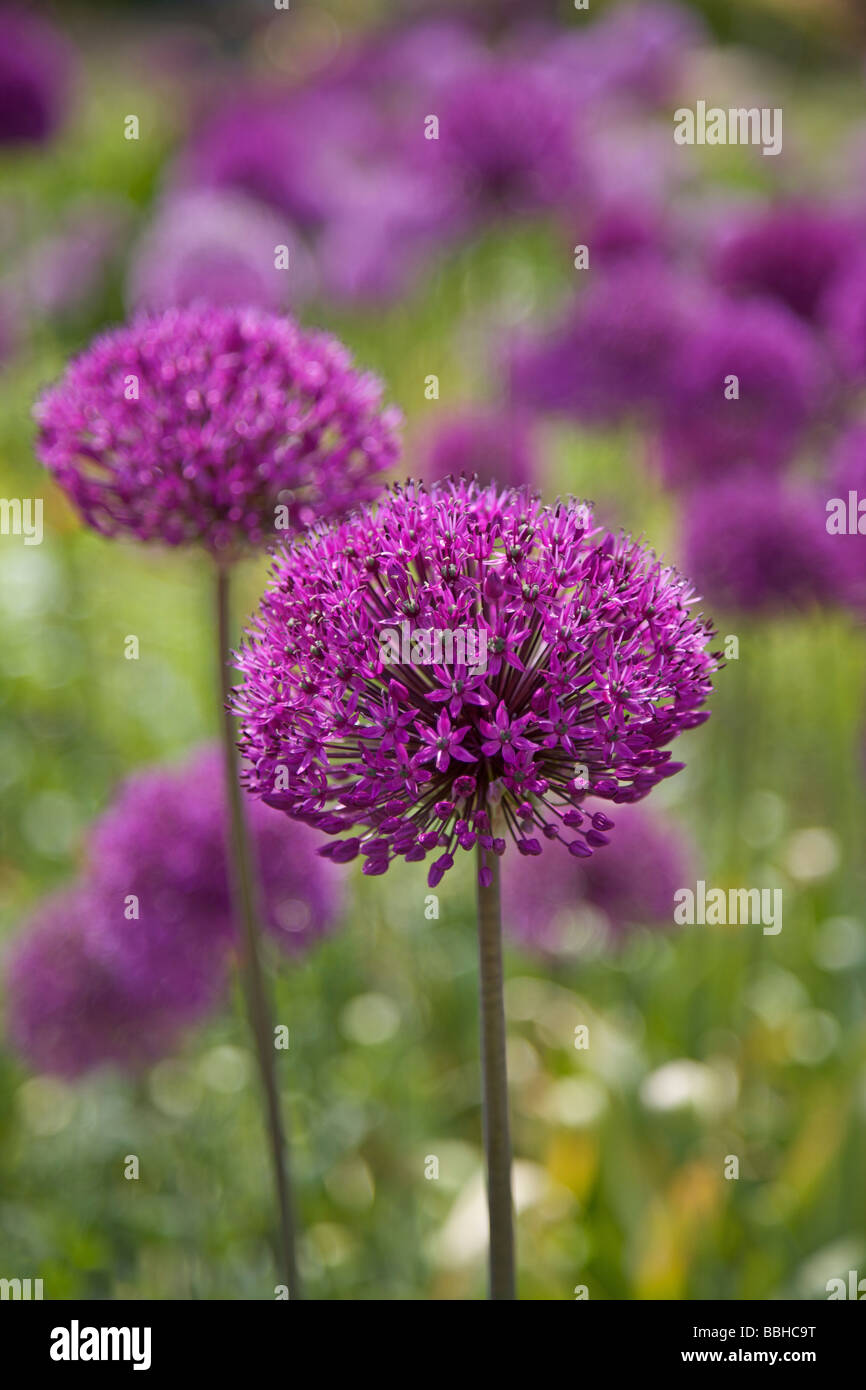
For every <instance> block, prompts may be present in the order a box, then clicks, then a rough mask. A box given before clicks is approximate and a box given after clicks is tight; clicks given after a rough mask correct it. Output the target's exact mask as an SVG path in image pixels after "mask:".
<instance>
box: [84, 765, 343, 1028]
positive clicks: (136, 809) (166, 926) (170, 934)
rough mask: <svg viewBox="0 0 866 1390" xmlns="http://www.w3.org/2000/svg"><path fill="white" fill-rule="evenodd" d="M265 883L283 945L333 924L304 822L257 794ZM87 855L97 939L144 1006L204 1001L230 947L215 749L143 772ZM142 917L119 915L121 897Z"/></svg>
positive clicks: (265, 906)
mask: <svg viewBox="0 0 866 1390" xmlns="http://www.w3.org/2000/svg"><path fill="white" fill-rule="evenodd" d="M249 824H250V834H251V839H252V846H253V853H254V854H255V857H256V861H257V865H258V871H259V882H260V884H261V890H262V904H261V906H262V925H263V926H264V927H265V928H266V930H267V931H268V933H269V934H270V935H271V937H272V938H274V939H276V940H278V941H279V943H280V945H281V946H282V947H283V949H284V950H286V951H290V952H301V951H302V950H304V949H305V948H307V947H309V946H310V945H312V944H313V943H314V942H315V941H316V940H317V939H318V938H319V937H320V936H322V935H324V934H325V933H327V932H328V931H329V930H330V929H331V927H332V926H333V924H334V919H335V917H336V914H337V910H338V906H339V897H340V884H339V881H338V875H337V874H335V872H334V870H333V869H331V868H330V867H329V866H328V865H325V864H323V862H322V860H321V859H320V858H318V857H317V855H316V853H315V851H316V848H317V846H318V845H319V844H321V839H320V837H319V836H317V835H315V834H314V833H313V831H311V830H309V829H308V828H307V826H305V825H289V824H288V823H287V822H286V819H285V817H283V816H280V815H278V814H277V813H276V812H275V811H272V810H270V809H269V808H268V807H267V806H265V805H264V804H263V803H262V802H260V801H256V802H253V803H251V804H250V807H249ZM87 848H88V859H89V863H90V877H91V881H92V883H93V886H94V895H95V897H96V899H97V901H98V902H99V905H100V913H99V916H98V917H97V919H96V921H95V924H94V935H93V939H94V942H95V944H96V945H97V947H98V950H99V952H100V954H101V955H102V956H103V958H104V959H106V960H109V961H111V963H112V965H113V967H114V968H115V969H116V970H117V972H118V973H119V974H120V975H121V976H122V977H123V979H124V981H125V983H126V987H127V988H128V990H129V992H130V994H131V995H132V996H133V997H134V998H136V999H141V1000H142V1001H143V1002H144V1003H145V1004H149V1003H156V1002H158V1001H159V1000H160V999H161V1000H162V1001H163V1002H164V1003H165V1004H167V1005H170V1006H175V1005H176V1006H179V1007H182V1008H183V1009H184V1011H185V1013H186V1014H187V1015H188V1014H189V1013H190V1012H194V1011H196V1010H197V1009H199V1008H202V1007H205V1008H206V1007H208V1006H209V1005H210V1004H211V1003H212V1002H213V1001H214V999H215V998H216V997H217V996H218V994H219V992H220V990H221V988H222V984H223V981H224V978H225V972H226V967H227V963H228V953H229V949H230V948H231V947H232V946H235V945H238V944H239V942H238V940H237V937H236V927H235V922H234V917H233V910H232V900H231V888H230V882H229V860H228V804H227V799H226V794H225V769H224V767H223V762H222V758H221V756H220V752H219V750H218V749H210V748H208V749H205V750H203V751H202V752H200V753H198V754H197V755H196V756H194V757H192V758H190V759H188V760H187V761H186V762H185V763H184V764H183V765H182V766H179V767H176V768H157V769H148V770H145V771H144V772H140V773H137V774H135V775H134V776H133V777H130V778H129V780H128V781H127V782H125V783H124V784H123V786H122V787H121V788H120V791H119V792H118V794H117V796H116V797H115V799H114V801H113V803H112V805H111V806H110V807H109V809H108V810H107V811H106V812H105V814H104V815H103V816H102V817H101V818H100V820H99V821H98V822H97V823H96V825H95V826H94V827H93V829H92V832H91V834H90V837H89V840H88V846H87ZM130 894H132V895H134V897H135V898H136V899H137V900H138V912H139V918H138V919H137V920H134V921H128V920H126V918H125V916H124V907H125V903H126V901H127V898H128V895H130Z"/></svg>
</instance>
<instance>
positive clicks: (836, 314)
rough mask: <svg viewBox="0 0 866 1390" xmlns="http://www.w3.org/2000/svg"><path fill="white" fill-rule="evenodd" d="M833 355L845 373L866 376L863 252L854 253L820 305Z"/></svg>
mask: <svg viewBox="0 0 866 1390" xmlns="http://www.w3.org/2000/svg"><path fill="white" fill-rule="evenodd" d="M822 319H823V322H824V324H825V326H826V329H827V334H828V338H829V341H830V344H831V348H832V350H833V354H834V358H835V360H836V361H837V362H838V364H839V366H840V367H841V369H842V371H843V372H844V373H845V375H846V376H848V377H851V378H853V379H854V380H858V381H859V380H862V379H863V378H864V377H866V253H862V254H860V255H857V256H854V257H853V259H852V260H851V261H850V262H849V264H848V265H847V266H846V267H845V268H844V269H843V270H841V271H840V273H839V274H838V275H837V276H836V278H835V280H834V281H833V282H832V284H831V285H830V287H829V289H828V290H827V294H826V295H825V298H824V303H823V306H822Z"/></svg>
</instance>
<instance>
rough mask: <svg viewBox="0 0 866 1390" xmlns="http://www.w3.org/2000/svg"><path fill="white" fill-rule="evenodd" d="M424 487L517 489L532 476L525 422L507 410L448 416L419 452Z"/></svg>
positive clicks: (531, 452) (532, 453) (534, 469)
mask: <svg viewBox="0 0 866 1390" xmlns="http://www.w3.org/2000/svg"><path fill="white" fill-rule="evenodd" d="M421 453H422V461H421V470H420V471H421V476H422V478H423V480H424V481H425V482H426V483H433V482H437V481H441V480H443V479H445V478H448V477H454V478H458V477H460V475H461V474H465V475H466V477H467V478H471V477H476V478H477V479H478V481H479V482H481V483H493V482H497V483H499V484H500V486H507V487H522V486H523V485H524V484H528V483H532V482H534V481H535V479H536V478H537V475H538V460H537V458H536V455H535V451H534V447H533V441H532V431H531V429H530V425H529V421H528V419H527V418H526V416H525V415H524V414H522V413H516V412H514V411H511V410H508V409H505V410H503V409H501V408H499V409H497V408H492V409H491V408H486V409H485V408H479V409H472V410H464V411H461V412H460V413H459V414H455V415H450V416H448V417H447V418H446V419H445V420H444V422H443V423H441V424H439V425H437V426H436V428H435V429H434V430H432V431H431V432H430V433H429V435H428V436H427V437H426V439H425V440H424V441H423V443H422V446H421Z"/></svg>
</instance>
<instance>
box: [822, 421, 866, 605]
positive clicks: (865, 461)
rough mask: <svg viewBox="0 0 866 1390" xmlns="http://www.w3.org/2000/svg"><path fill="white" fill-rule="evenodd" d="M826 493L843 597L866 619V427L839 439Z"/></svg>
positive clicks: (827, 516) (827, 519)
mask: <svg viewBox="0 0 866 1390" xmlns="http://www.w3.org/2000/svg"><path fill="white" fill-rule="evenodd" d="M823 493H824V496H823V500H824V509H825V510H824V516H825V526H826V525H829V526H831V528H832V529H831V532H830V534H829V536H828V539H829V541H830V543H831V547H832V555H833V562H834V566H835V567H836V568H837V570H838V574H839V584H840V588H841V591H842V597H843V600H844V602H845V603H847V604H849V605H850V606H851V608H853V609H854V610H855V611H856V612H857V613H859V614H860V615H861V616H862V615H863V614H866V424H863V423H858V424H855V425H852V426H851V427H850V428H849V429H848V430H847V431H846V432H845V434H843V435H842V437H841V438H840V439H839V441H838V443H837V445H836V448H835V450H834V453H833V457H832V459H831V468H830V473H829V477H828V479H827V482H826V483H825V486H824V490H823ZM840 503H841V504H842V507H841V508H840V507H839V504H840ZM828 504H835V505H830V506H828ZM840 513H841V515H840ZM833 514H835V515H838V516H839V521H838V522H837V521H836V520H835V519H833V520H831V516H832V515H833ZM843 518H844V520H843ZM840 525H843V526H844V530H843V529H840Z"/></svg>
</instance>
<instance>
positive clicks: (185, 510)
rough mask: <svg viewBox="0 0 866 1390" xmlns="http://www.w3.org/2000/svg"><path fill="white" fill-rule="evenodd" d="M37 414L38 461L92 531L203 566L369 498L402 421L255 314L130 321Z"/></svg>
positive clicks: (95, 347)
mask: <svg viewBox="0 0 866 1390" xmlns="http://www.w3.org/2000/svg"><path fill="white" fill-rule="evenodd" d="M35 415H36V419H37V421H38V425H39V434H38V439H37V445H36V447H37V452H38V455H39V457H40V459H41V460H42V462H43V463H44V464H45V466H46V467H47V468H48V469H49V470H50V472H51V473H52V474H53V475H54V477H55V479H56V480H57V482H58V483H59V484H60V486H61V487H62V488H63V489H64V491H65V492H67V493H68V495H69V496H70V498H71V499H72V501H73V502H74V503H75V505H76V506H77V507H78V509H79V510H80V512H81V513H82V515H83V517H84V519H85V521H87V522H88V524H89V525H91V526H93V527H94V528H95V529H96V530H97V531H101V532H102V533H103V534H105V535H109V536H113V535H118V534H119V535H130V536H134V537H136V538H137V539H139V540H145V541H146V540H158V541H162V542H164V543H166V544H168V545H181V544H184V543H189V542H198V543H200V544H202V545H204V546H206V547H207V548H208V549H209V550H211V551H213V552H215V553H218V552H225V551H231V550H232V549H235V548H240V547H243V546H245V545H250V544H251V545H261V544H265V543H267V542H268V541H269V540H272V539H273V537H274V536H275V534H277V531H276V530H275V527H278V525H279V521H282V520H287V523H288V524H287V526H284V527H281V528H279V529H282V530H284V531H285V530H294V529H295V528H300V527H303V526H305V525H307V524H308V523H309V522H311V521H312V520H314V519H315V518H317V517H333V516H339V515H341V514H342V513H343V512H344V511H345V510H346V509H347V508H349V507H352V506H354V505H355V504H357V503H358V502H360V501H365V500H369V499H371V498H373V497H375V496H376V494H377V493H378V491H379V489H380V480H379V475H380V474H381V473H382V472H383V471H384V470H385V469H387V468H388V467H390V466H391V465H392V464H393V463H394V462H395V461H396V459H397V456H398V453H399V444H398V435H397V426H398V423H399V418H400V417H399V412H397V411H395V410H394V409H383V408H382V387H381V384H380V382H379V381H378V380H377V379H376V378H375V377H374V376H371V375H369V374H366V373H361V372H359V371H357V370H356V369H355V368H354V366H353V365H352V359H351V356H350V354H349V352H348V350H347V349H346V348H345V347H344V346H343V345H342V344H341V343H339V342H338V341H337V340H336V339H334V338H331V337H329V336H327V335H325V334H322V333H309V332H303V331H302V330H301V329H300V328H298V326H297V324H295V323H294V322H293V321H292V320H291V319H289V318H277V317H275V316H274V315H271V314H268V313H266V312H264V311H261V310H254V309H249V310H238V309H222V308H216V307H207V306H197V307H195V308H190V309H177V310H175V309H172V310H168V311H166V312H165V313H163V314H161V315H154V316H148V315H143V316H141V317H138V318H136V319H135V320H134V321H133V322H132V323H131V324H129V325H125V326H124V327H121V328H118V329H115V330H113V331H112V332H110V333H106V334H104V335H102V336H101V337H99V338H97V339H95V340H94V342H93V343H92V344H91V345H90V347H89V348H87V349H86V351H85V352H83V353H82V354H81V356H79V357H78V358H76V359H75V360H74V361H73V362H72V363H71V364H70V365H69V367H68V368H67V370H66V373H65V375H64V376H63V377H62V379H61V380H60V382H59V383H58V384H57V385H55V386H54V387H52V388H51V389H50V390H49V391H47V392H46V394H45V395H44V396H43V397H42V398H41V400H40V401H39V403H38V404H37V406H36V408H35ZM278 505H280V506H285V507H286V509H287V512H286V516H285V517H283V516H282V515H281V516H280V517H279V519H278V518H277V513H276V511H275V509H276V507H277V506H278Z"/></svg>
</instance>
